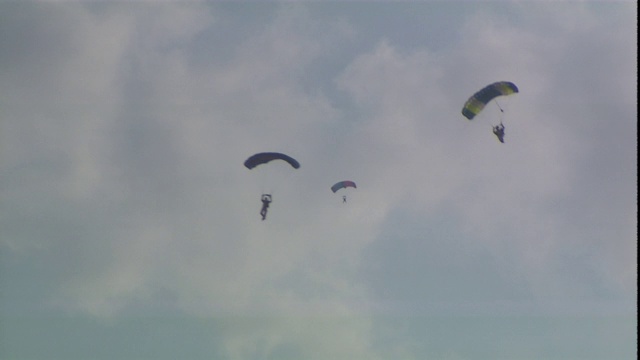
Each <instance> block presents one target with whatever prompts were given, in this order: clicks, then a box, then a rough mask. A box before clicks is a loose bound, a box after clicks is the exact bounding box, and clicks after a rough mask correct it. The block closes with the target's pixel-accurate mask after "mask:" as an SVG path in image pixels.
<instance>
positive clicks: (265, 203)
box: [260, 194, 271, 221]
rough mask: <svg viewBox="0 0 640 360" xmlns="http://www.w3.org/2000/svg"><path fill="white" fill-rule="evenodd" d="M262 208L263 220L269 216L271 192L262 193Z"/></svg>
mask: <svg viewBox="0 0 640 360" xmlns="http://www.w3.org/2000/svg"><path fill="white" fill-rule="evenodd" d="M260 201H262V209H260V215H262V221H264V219H266V218H267V209H268V208H269V204H270V203H271V194H262V198H261V199H260Z"/></svg>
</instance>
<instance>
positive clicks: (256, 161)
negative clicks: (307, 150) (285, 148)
mask: <svg viewBox="0 0 640 360" xmlns="http://www.w3.org/2000/svg"><path fill="white" fill-rule="evenodd" d="M272 160H284V161H286V162H288V163H289V165H291V166H292V167H293V168H294V169H297V168H299V167H300V163H299V162H298V161H297V160H296V159H294V158H292V157H291V156H288V155H285V154H281V153H277V152H263V153H258V154H255V155H252V156H250V157H249V158H248V159H247V160H245V162H244V166H246V167H247V169H253V168H254V167H256V166H258V165H260V164H266V163H268V162H269V161H272Z"/></svg>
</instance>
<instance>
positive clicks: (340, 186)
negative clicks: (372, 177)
mask: <svg viewBox="0 0 640 360" xmlns="http://www.w3.org/2000/svg"><path fill="white" fill-rule="evenodd" d="M347 187H352V188H356V183H354V182H353V181H351V180H345V181H339V182H337V183H335V184H334V185H333V186H332V187H331V191H333V192H334V193H335V192H336V191H338V190H340V189H344V188H347Z"/></svg>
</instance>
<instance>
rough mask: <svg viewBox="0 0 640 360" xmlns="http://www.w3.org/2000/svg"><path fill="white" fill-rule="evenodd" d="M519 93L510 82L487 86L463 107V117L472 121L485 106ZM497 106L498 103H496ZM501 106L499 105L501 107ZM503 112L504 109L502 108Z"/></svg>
mask: <svg viewBox="0 0 640 360" xmlns="http://www.w3.org/2000/svg"><path fill="white" fill-rule="evenodd" d="M516 93H518V87H517V86H516V85H515V84H514V83H512V82H509V81H498V82H495V83H493V84H491V85H487V86H485V87H484V88H482V89H480V91H478V92H477V93H475V94H473V96H472V97H470V98H469V100H467V102H465V103H464V106H463V107H462V115H464V117H466V118H467V119H469V120H471V119H473V118H474V117H475V116H476V115H478V114H479V113H480V112H481V111H482V109H484V107H485V105H487V104H488V103H489V102H490V101H491V100H494V99H495V98H497V97H498V96H506V95H511V94H516ZM496 104H497V103H496ZM499 106H500V105H498V107H499ZM500 111H502V108H500Z"/></svg>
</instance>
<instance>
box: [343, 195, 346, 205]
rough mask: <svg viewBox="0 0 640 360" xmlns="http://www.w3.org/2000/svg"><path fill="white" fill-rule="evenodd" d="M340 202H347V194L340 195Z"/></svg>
mask: <svg viewBox="0 0 640 360" xmlns="http://www.w3.org/2000/svg"><path fill="white" fill-rule="evenodd" d="M342 202H343V203H346V202H347V195H342Z"/></svg>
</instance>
